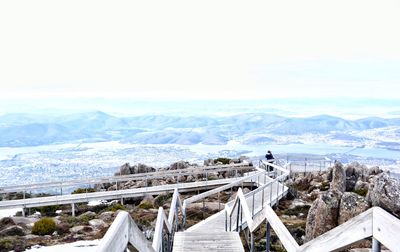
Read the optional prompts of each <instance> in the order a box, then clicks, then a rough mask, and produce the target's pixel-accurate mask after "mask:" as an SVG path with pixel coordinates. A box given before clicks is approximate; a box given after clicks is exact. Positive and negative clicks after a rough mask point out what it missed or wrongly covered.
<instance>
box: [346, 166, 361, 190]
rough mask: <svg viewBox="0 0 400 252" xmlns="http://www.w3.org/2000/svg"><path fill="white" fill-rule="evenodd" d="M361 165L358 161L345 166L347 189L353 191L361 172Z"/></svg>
mask: <svg viewBox="0 0 400 252" xmlns="http://www.w3.org/2000/svg"><path fill="white" fill-rule="evenodd" d="M361 169H362V168H361V166H360V164H358V163H357V162H355V163H351V164H349V165H347V166H346V167H345V173H346V191H348V192H349V191H353V189H354V186H355V185H356V183H357V180H358V178H359V177H360V174H361Z"/></svg>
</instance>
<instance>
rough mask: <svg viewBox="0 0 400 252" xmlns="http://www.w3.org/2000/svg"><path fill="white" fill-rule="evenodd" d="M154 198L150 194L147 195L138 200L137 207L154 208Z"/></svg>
mask: <svg viewBox="0 0 400 252" xmlns="http://www.w3.org/2000/svg"><path fill="white" fill-rule="evenodd" d="M154 201H155V200H154V198H153V196H151V195H147V196H146V197H144V199H143V200H142V201H141V202H140V204H139V206H138V207H139V208H141V209H150V208H154Z"/></svg>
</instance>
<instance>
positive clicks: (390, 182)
mask: <svg viewBox="0 0 400 252" xmlns="http://www.w3.org/2000/svg"><path fill="white" fill-rule="evenodd" d="M399 199H400V182H399V181H398V180H396V179H393V178H390V177H389V175H388V174H387V173H386V172H385V173H381V174H379V175H377V176H375V178H374V179H373V181H372V183H370V184H369V188H368V193H367V201H368V202H369V203H370V204H371V205H372V206H379V207H382V208H383V209H385V210H387V211H389V212H391V213H393V214H394V215H397V216H398V217H400V200H399Z"/></svg>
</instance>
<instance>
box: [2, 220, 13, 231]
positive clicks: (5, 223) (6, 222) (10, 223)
mask: <svg viewBox="0 0 400 252" xmlns="http://www.w3.org/2000/svg"><path fill="white" fill-rule="evenodd" d="M15 224H16V223H15V222H14V220H13V219H12V218H11V217H4V218H2V219H1V220H0V230H2V229H4V228H7V227H11V226H14V225H15Z"/></svg>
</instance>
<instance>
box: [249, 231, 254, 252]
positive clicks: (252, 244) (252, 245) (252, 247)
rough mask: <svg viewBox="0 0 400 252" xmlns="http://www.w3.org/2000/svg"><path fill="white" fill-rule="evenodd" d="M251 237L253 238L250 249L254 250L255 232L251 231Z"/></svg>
mask: <svg viewBox="0 0 400 252" xmlns="http://www.w3.org/2000/svg"><path fill="white" fill-rule="evenodd" d="M250 239H251V245H250V246H251V247H250V248H251V249H250V251H251V252H254V234H253V232H251V233H250Z"/></svg>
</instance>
